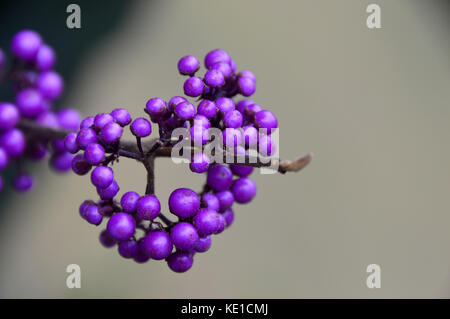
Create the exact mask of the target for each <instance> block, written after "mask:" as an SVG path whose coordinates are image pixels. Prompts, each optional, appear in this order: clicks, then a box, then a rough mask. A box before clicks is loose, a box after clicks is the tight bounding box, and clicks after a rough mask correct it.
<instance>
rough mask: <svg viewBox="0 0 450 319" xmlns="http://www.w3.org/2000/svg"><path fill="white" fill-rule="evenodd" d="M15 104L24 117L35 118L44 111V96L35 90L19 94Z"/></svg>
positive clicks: (27, 90) (31, 89) (25, 90)
mask: <svg viewBox="0 0 450 319" xmlns="http://www.w3.org/2000/svg"><path fill="white" fill-rule="evenodd" d="M15 102H16V105H17V108H18V109H19V111H20V114H21V115H22V116H24V117H28V118H35V117H36V116H38V115H39V113H41V112H42V111H43V97H42V94H41V93H40V92H39V91H38V90H36V89H33V88H28V89H24V90H22V91H20V92H19V93H17V95H16V100H15Z"/></svg>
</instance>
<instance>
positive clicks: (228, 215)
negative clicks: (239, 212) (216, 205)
mask: <svg viewBox="0 0 450 319" xmlns="http://www.w3.org/2000/svg"><path fill="white" fill-rule="evenodd" d="M222 216H223V217H224V218H225V224H226V227H230V226H231V224H233V221H234V212H233V210H232V209H231V208H228V209H226V210H225V211H224V212H223V213H222Z"/></svg>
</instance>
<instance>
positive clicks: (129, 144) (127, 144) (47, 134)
mask: <svg viewBox="0 0 450 319" xmlns="http://www.w3.org/2000/svg"><path fill="white" fill-rule="evenodd" d="M18 127H19V128H20V129H22V130H24V131H25V133H26V134H29V135H31V136H32V137H33V138H46V139H50V140H52V139H63V138H64V137H65V136H66V135H67V134H68V133H69V132H68V131H65V130H61V129H55V128H51V127H47V126H42V125H39V124H37V123H35V122H33V121H30V120H25V119H22V120H21V121H20V123H19V125H18ZM158 140H159V139H158V138H154V139H149V140H147V141H145V142H142V144H141V145H142V152H143V153H144V154H146V153H148V152H149V151H150V150H153V152H151V156H149V157H152V158H157V157H172V156H173V155H175V156H177V155H176V154H172V146H160V147H158V148H156V147H155V143H158ZM190 151H191V154H194V153H195V151H196V149H195V148H191V149H190ZM119 155H120V156H124V157H129V158H133V159H135V160H137V161H140V162H144V161H146V159H147V158H148V157H144V158H142V157H141V152H140V150H139V147H138V145H137V143H136V142H135V141H121V142H120V145H119ZM213 155H214V154H213ZM223 155H224V156H226V155H227V153H224V154H223ZM228 155H229V154H228ZM178 156H179V155H178ZM312 156H313V154H312V153H307V154H305V155H302V156H300V157H299V158H297V159H296V160H294V161H290V160H280V159H271V160H270V161H262V160H261V159H259V158H254V157H252V156H245V162H243V163H241V162H240V161H238V156H237V155H234V163H236V164H239V165H245V166H252V167H267V168H274V169H277V170H278V172H280V173H282V174H284V173H286V172H298V171H300V170H301V169H303V168H304V167H305V166H307V165H308V164H309V163H310V162H311V160H312ZM231 157H233V155H231ZM239 158H240V159H241V160H242V155H240V156H239ZM144 165H145V164H144Z"/></svg>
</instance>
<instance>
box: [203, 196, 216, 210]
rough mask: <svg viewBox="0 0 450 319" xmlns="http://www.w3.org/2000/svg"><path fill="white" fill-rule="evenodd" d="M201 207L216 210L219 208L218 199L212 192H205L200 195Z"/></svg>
mask: <svg viewBox="0 0 450 319" xmlns="http://www.w3.org/2000/svg"><path fill="white" fill-rule="evenodd" d="M202 207H204V208H209V209H212V210H215V211H216V212H218V211H219V210H220V203H219V199H218V198H217V197H216V195H214V194H211V193H206V194H204V195H203V197H202Z"/></svg>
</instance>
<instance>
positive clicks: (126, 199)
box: [120, 192, 140, 213]
mask: <svg viewBox="0 0 450 319" xmlns="http://www.w3.org/2000/svg"><path fill="white" fill-rule="evenodd" d="M139 198H140V196H139V194H138V193H136V192H126V193H125V194H123V196H122V198H121V199H120V205H122V209H123V210H124V211H125V212H127V213H134V212H135V211H136V209H137V203H138V200H139Z"/></svg>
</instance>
